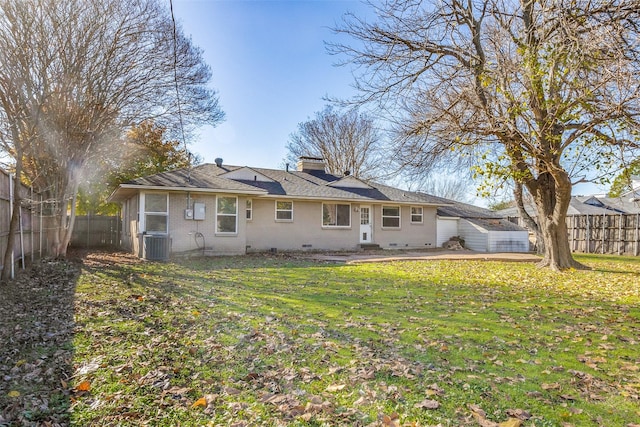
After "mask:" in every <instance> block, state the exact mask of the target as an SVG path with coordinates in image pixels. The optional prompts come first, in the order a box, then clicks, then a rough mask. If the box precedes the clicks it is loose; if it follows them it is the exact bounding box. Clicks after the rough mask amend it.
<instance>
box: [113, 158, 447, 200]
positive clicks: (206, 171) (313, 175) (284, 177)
mask: <svg viewBox="0 0 640 427" xmlns="http://www.w3.org/2000/svg"><path fill="white" fill-rule="evenodd" d="M242 168H245V167H244V166H230V165H222V166H217V165H215V164H208V163H207V164H202V165H199V166H196V167H194V168H192V169H191V171H189V170H187V169H179V170H175V171H170V172H163V173H160V174H156V175H151V176H147V177H144V178H138V179H134V180H132V181H129V182H127V183H125V184H124V185H123V186H124V187H126V188H129V189H131V188H134V187H138V186H139V187H140V188H148V187H154V188H155V187H166V188H171V189H174V190H175V189H182V188H183V189H185V190H192V189H202V190H205V189H206V190H209V191H211V190H219V191H225V192H238V193H240V194H242V193H247V194H263V195H271V196H285V197H291V198H302V199H305V198H308V199H323V200H345V201H346V200H349V201H360V202H366V201H383V202H384V201H389V202H394V203H405V204H410V203H419V204H423V205H425V204H426V205H433V206H442V205H448V204H450V203H451V201H449V200H446V199H442V198H440V197H435V196H431V195H429V194H424V193H418V192H412V191H406V190H402V189H399V188H395V187H390V186H387V185H383V184H379V183H375V182H371V181H363V182H365V183H366V184H367V185H368V186H369V187H370V188H361V187H357V188H356V187H338V186H335V187H334V186H330V185H327V184H330V183H332V182H336V181H339V180H340V179H342V177H338V176H335V175H332V174H328V173H325V172H323V171H304V172H301V171H284V170H277V169H263V168H251V170H252V171H255V172H257V173H259V174H261V175H264V176H265V177H267V178H270V179H271V180H273V182H266V181H264V180H263V181H260V180H246V179H230V178H225V177H223V176H220V175H224V174H226V173H229V172H232V171H235V170H238V169H242ZM117 193H118V190H116V192H115V193H114V195H112V197H111V198H112V200H118V199H119V197H118V194H117Z"/></svg>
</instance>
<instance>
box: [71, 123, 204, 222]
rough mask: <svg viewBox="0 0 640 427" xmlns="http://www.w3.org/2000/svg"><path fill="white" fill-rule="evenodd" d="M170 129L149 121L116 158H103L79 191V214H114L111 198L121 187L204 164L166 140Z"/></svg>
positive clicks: (130, 136)
mask: <svg viewBox="0 0 640 427" xmlns="http://www.w3.org/2000/svg"><path fill="white" fill-rule="evenodd" d="M166 134H167V129H166V127H164V126H160V125H157V124H155V123H154V122H153V121H152V120H145V121H144V122H142V123H140V124H139V125H135V126H133V127H132V128H131V129H129V131H127V133H126V136H125V137H124V138H123V141H122V142H121V144H120V145H119V150H118V151H117V152H116V153H113V155H112V156H109V157H106V158H101V159H99V162H98V163H97V164H94V165H93V167H92V168H91V174H87V175H86V176H85V178H86V179H85V180H84V181H83V182H82V183H81V184H80V187H79V191H78V203H77V205H78V206H77V212H78V214H79V215H86V214H105V215H113V214H115V213H117V212H118V207H117V206H115V204H113V203H108V202H107V199H108V197H109V195H110V194H111V193H112V192H113V190H115V189H116V188H117V187H118V185H120V184H121V183H123V182H127V181H130V180H132V179H135V178H139V177H141V176H147V175H153V174H156V173H160V172H165V171H170V170H173V169H179V168H185V167H190V166H193V165H195V164H198V163H199V162H200V159H199V157H198V156H197V155H193V154H191V153H189V152H188V151H187V150H186V149H185V147H184V144H182V142H180V141H179V140H177V139H167V138H166Z"/></svg>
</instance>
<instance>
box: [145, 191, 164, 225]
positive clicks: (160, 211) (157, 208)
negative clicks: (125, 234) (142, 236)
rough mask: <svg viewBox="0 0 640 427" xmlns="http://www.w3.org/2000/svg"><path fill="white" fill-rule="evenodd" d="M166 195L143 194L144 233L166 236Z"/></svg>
mask: <svg viewBox="0 0 640 427" xmlns="http://www.w3.org/2000/svg"><path fill="white" fill-rule="evenodd" d="M168 196H169V195H168V194H166V193H143V194H142V197H143V200H144V204H143V206H144V231H146V232H147V233H149V234H167V232H168V229H169V227H168V226H169V209H168V208H169V201H168Z"/></svg>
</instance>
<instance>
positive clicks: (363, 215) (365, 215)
mask: <svg viewBox="0 0 640 427" xmlns="http://www.w3.org/2000/svg"><path fill="white" fill-rule="evenodd" d="M372 220H373V217H372V216H371V206H362V205H360V243H372V242H373V236H372V235H371V234H372V230H373V227H372V226H371V223H372Z"/></svg>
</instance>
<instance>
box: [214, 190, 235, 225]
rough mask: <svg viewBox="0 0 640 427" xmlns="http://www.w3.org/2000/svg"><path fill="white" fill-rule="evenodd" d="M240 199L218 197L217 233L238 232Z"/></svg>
mask: <svg viewBox="0 0 640 427" xmlns="http://www.w3.org/2000/svg"><path fill="white" fill-rule="evenodd" d="M237 219H238V198H237V197H228V196H218V199H217V202H216V233H220V234H235V233H237V232H238V221H237Z"/></svg>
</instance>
